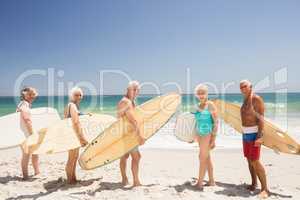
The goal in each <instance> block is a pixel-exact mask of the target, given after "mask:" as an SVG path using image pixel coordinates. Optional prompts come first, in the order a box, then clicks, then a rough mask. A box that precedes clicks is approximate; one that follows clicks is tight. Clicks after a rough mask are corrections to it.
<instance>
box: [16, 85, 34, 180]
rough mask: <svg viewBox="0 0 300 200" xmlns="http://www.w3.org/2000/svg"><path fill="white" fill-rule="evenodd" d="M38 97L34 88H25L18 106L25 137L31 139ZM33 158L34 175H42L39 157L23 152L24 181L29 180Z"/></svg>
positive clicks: (17, 110)
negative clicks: (34, 103) (33, 108)
mask: <svg viewBox="0 0 300 200" xmlns="http://www.w3.org/2000/svg"><path fill="white" fill-rule="evenodd" d="M37 96H38V93H37V91H36V89H35V88H33V87H25V88H23V89H22V90H21V101H20V103H19V105H18V106H17V109H16V112H20V123H21V128H22V130H23V132H24V134H25V137H29V136H30V135H32V134H33V128H32V119H31V113H30V109H31V104H32V102H33V101H34V100H35V99H36V97H37ZM30 157H31V161H32V166H33V169H34V175H38V174H39V173H40V170H39V157H38V155H30V154H27V153H25V152H24V151H23V153H22V160H21V167H22V173H23V180H27V179H28V177H29V176H28V165H29V160H30Z"/></svg>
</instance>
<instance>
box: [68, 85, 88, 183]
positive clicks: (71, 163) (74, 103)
mask: <svg viewBox="0 0 300 200" xmlns="http://www.w3.org/2000/svg"><path fill="white" fill-rule="evenodd" d="M69 96H70V102H69V103H68V105H67V106H66V108H65V113H64V115H65V118H71V120H72V125H73V128H74V130H75V133H76V134H77V137H78V139H79V141H80V144H81V146H82V147H84V146H86V145H87V144H88V142H87V140H86V139H85V137H84V135H83V132H82V129H81V125H80V121H79V115H80V111H79V105H80V102H81V100H82V97H83V92H82V90H81V89H80V88H79V87H74V88H73V89H71V91H70V95H69ZM79 149H80V148H76V149H71V150H69V157H68V162H67V165H66V174H67V183H68V184H76V183H77V179H76V164H77V161H78V157H79Z"/></svg>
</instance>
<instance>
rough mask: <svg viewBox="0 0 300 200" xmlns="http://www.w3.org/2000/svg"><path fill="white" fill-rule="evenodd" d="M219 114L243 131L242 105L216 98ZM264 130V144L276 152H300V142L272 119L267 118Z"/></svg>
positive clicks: (235, 127)
mask: <svg viewBox="0 0 300 200" xmlns="http://www.w3.org/2000/svg"><path fill="white" fill-rule="evenodd" d="M214 103H215V104H216V106H217V108H218V113H219V116H220V117H221V118H222V119H223V120H224V121H225V122H226V123H227V124H229V125H230V126H231V127H233V128H234V129H235V130H236V131H238V132H240V133H242V120H241V115H240V108H241V107H240V106H239V105H237V104H234V103H229V102H225V101H222V100H219V99H218V100H214ZM264 121H265V126H264V130H263V145H264V146H266V147H268V148H270V149H272V150H274V151H275V152H276V153H279V152H282V153H288V154H298V155H299V154H300V144H299V143H298V142H297V141H295V140H294V139H293V138H291V137H290V136H289V135H288V133H287V132H286V131H284V130H282V129H281V128H279V127H278V126H277V125H276V124H274V123H272V122H271V121H270V120H268V119H266V118H265V120H264Z"/></svg>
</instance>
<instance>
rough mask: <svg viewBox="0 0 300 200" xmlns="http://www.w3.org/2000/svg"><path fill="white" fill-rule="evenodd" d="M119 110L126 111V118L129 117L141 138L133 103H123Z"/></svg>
mask: <svg viewBox="0 0 300 200" xmlns="http://www.w3.org/2000/svg"><path fill="white" fill-rule="evenodd" d="M119 109H120V110H124V113H125V116H126V117H127V119H128V121H129V122H130V123H131V124H132V125H133V128H134V130H135V132H136V133H137V134H138V136H141V135H140V133H141V132H140V127H139V123H138V120H137V119H136V118H135V116H134V114H133V107H132V105H131V103H130V102H129V101H122V102H121V104H120V106H119Z"/></svg>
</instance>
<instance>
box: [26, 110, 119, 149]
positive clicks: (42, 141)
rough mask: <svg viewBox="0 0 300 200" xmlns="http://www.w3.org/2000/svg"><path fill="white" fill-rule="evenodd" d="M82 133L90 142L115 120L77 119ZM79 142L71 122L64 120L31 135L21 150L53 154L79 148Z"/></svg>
mask: <svg viewBox="0 0 300 200" xmlns="http://www.w3.org/2000/svg"><path fill="white" fill-rule="evenodd" d="M79 121H80V125H81V128H82V132H83V134H84V136H85V138H86V139H87V140H88V141H89V142H91V141H92V140H93V139H94V138H95V137H96V136H97V135H98V134H99V132H102V131H103V130H104V129H105V128H107V127H108V126H110V125H111V124H112V123H114V122H115V121H117V119H116V118H115V117H113V116H110V115H103V114H92V115H82V116H80V117H79ZM80 146H81V145H80V142H79V140H78V137H77V135H76V133H75V131H74V129H73V125H72V120H71V119H64V120H60V121H58V122H57V123H55V124H53V125H52V126H49V127H48V129H44V130H42V131H40V132H39V133H37V134H33V135H31V136H29V137H28V138H27V140H26V141H25V142H24V143H23V145H22V148H23V150H24V151H25V152H27V153H30V154H53V153H60V152H66V151H68V150H70V149H75V148H78V147H80Z"/></svg>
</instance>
